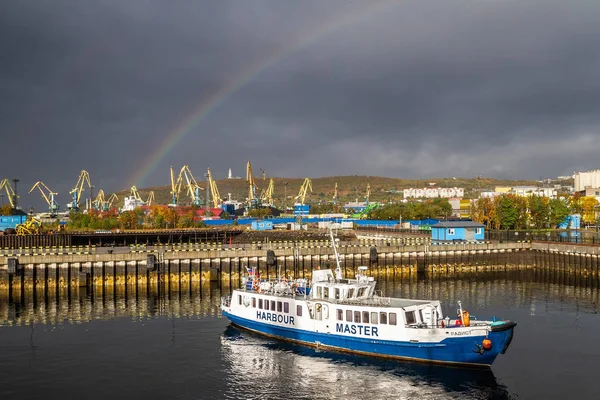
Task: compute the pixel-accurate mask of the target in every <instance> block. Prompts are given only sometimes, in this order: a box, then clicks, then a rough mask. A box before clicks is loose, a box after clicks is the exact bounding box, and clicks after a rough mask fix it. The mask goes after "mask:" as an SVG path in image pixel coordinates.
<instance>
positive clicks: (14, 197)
mask: <svg viewBox="0 0 600 400" xmlns="http://www.w3.org/2000/svg"><path fill="white" fill-rule="evenodd" d="M12 181H13V186H14V189H15V195H14V196H13V204H14V205H15V210H16V209H18V208H19V196H18V193H17V183H19V180H18V179H17V178H13V180H12Z"/></svg>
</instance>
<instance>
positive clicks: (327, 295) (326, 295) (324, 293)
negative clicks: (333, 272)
mask: <svg viewBox="0 0 600 400" xmlns="http://www.w3.org/2000/svg"><path fill="white" fill-rule="evenodd" d="M323 298H324V299H328V298H329V288H328V287H324V288H323Z"/></svg>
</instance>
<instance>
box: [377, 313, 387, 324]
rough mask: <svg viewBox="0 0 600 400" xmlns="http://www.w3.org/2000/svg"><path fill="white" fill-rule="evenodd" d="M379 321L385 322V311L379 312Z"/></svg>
mask: <svg viewBox="0 0 600 400" xmlns="http://www.w3.org/2000/svg"><path fill="white" fill-rule="evenodd" d="M379 323H380V324H384V325H385V324H387V313H385V312H380V313H379Z"/></svg>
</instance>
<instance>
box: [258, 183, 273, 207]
mask: <svg viewBox="0 0 600 400" xmlns="http://www.w3.org/2000/svg"><path fill="white" fill-rule="evenodd" d="M274 193H275V183H274V182H273V178H271V179H270V180H269V186H268V187H267V188H266V189H263V190H262V192H261V193H260V201H261V202H262V204H263V205H269V206H271V207H272V206H273V194H274Z"/></svg>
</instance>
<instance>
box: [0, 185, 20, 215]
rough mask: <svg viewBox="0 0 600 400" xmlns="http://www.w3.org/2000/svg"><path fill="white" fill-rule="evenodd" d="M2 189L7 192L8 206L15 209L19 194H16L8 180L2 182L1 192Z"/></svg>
mask: <svg viewBox="0 0 600 400" xmlns="http://www.w3.org/2000/svg"><path fill="white" fill-rule="evenodd" d="M2 189H4V190H6V197H8V204H10V206H11V208H15V203H16V199H18V198H19V196H17V194H16V193H15V191H14V189H13V187H12V186H11V184H10V181H9V180H8V179H4V180H3V181H2V182H0V191H2Z"/></svg>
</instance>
